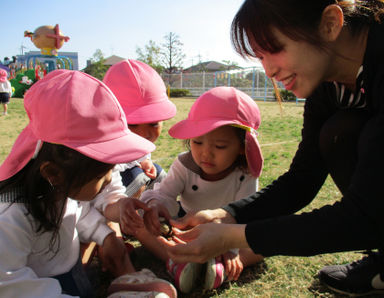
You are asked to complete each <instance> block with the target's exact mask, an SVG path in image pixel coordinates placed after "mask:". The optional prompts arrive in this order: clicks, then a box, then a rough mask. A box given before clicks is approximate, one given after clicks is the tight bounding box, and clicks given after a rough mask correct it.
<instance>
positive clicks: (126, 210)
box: [119, 198, 149, 236]
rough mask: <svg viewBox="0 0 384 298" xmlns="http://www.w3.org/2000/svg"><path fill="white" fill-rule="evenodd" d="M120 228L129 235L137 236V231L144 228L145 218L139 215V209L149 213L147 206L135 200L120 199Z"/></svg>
mask: <svg viewBox="0 0 384 298" xmlns="http://www.w3.org/2000/svg"><path fill="white" fill-rule="evenodd" d="M119 203H120V228H121V231H122V232H123V233H125V234H128V235H133V236H135V234H136V231H137V230H139V229H142V228H144V221H143V218H142V217H141V216H140V215H139V214H138V212H137V210H138V209H143V210H144V211H148V210H149V207H148V206H147V204H145V203H143V202H142V201H140V200H138V199H135V198H123V199H120V201H119Z"/></svg>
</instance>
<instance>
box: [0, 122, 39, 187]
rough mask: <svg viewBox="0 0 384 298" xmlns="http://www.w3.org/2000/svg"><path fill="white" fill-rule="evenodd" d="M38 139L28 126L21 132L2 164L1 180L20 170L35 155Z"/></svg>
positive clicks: (0, 169) (0, 168) (0, 170)
mask: <svg viewBox="0 0 384 298" xmlns="http://www.w3.org/2000/svg"><path fill="white" fill-rule="evenodd" d="M37 142H38V139H37V138H36V137H35V135H34V134H33V132H32V130H31V129H30V125H28V126H26V127H25V128H24V130H23V131H22V132H21V133H20V134H19V136H18V137H17V139H16V141H15V143H14V144H13V147H12V149H11V152H10V153H9V155H8V156H7V158H6V159H5V160H4V162H3V164H2V165H1V166H0V181H2V180H5V179H8V178H10V177H12V176H13V175H15V174H16V173H17V172H19V171H20V170H21V169H22V168H23V167H24V166H25V165H26V164H27V163H28V162H29V161H30V160H31V158H32V157H33V154H34V153H35V149H36V145H37Z"/></svg>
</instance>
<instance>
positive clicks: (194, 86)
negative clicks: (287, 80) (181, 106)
mask: <svg viewBox="0 0 384 298" xmlns="http://www.w3.org/2000/svg"><path fill="white" fill-rule="evenodd" d="M162 78H163V80H164V82H165V84H166V85H167V86H170V88H172V89H187V90H189V92H190V95H191V96H193V97H198V96H200V95H201V94H202V93H204V92H205V91H208V90H209V89H211V88H214V87H218V86H232V87H235V88H237V89H239V90H241V91H243V92H245V93H247V94H248V95H249V96H250V97H252V98H253V99H256V100H264V101H274V100H276V99H275V95H274V89H273V84H272V82H271V80H270V79H269V78H268V77H267V76H266V75H265V72H264V70H263V68H262V67H249V68H242V69H236V70H227V71H216V72H197V73H177V74H165V73H163V74H162ZM279 88H282V86H279Z"/></svg>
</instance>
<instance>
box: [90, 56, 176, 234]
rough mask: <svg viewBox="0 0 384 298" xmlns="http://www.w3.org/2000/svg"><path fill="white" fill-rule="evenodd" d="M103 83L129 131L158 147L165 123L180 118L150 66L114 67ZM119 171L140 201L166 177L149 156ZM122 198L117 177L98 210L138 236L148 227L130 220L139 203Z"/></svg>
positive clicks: (132, 62) (123, 64)
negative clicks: (124, 117)
mask: <svg viewBox="0 0 384 298" xmlns="http://www.w3.org/2000/svg"><path fill="white" fill-rule="evenodd" d="M103 81H104V83H105V84H106V85H107V86H108V87H109V88H110V89H111V91H112V92H113V93H114V95H115V96H116V98H117V100H118V101H119V103H120V105H121V107H122V108H123V110H124V112H125V115H126V118H127V122H128V127H129V129H130V130H131V131H132V132H134V133H136V134H138V135H139V136H141V137H143V138H145V139H147V140H149V141H151V142H152V143H154V142H155V141H156V140H157V138H158V137H159V136H160V133H161V129H162V121H164V120H167V119H170V118H172V117H173V116H175V114H176V106H175V105H174V104H173V103H172V102H171V101H170V100H169V99H168V96H167V93H166V89H165V85H164V82H163V80H162V79H161V77H160V75H159V74H158V73H157V72H156V71H155V70H154V69H153V68H152V67H150V66H149V65H147V64H145V63H143V62H141V61H137V60H132V59H130V60H124V61H121V62H119V63H116V64H115V65H113V66H112V67H111V68H110V69H109V70H108V71H107V73H106V74H105V77H104V80H103ZM116 170H117V171H121V172H120V174H121V179H122V184H123V185H124V186H125V187H126V190H125V195H126V196H128V197H136V198H138V197H139V196H140V194H141V193H142V192H143V191H144V190H145V189H151V188H152V187H153V185H154V183H156V182H160V181H161V180H162V179H163V178H164V177H165V176H166V173H165V171H164V170H163V169H162V168H161V167H160V166H159V165H157V164H153V163H152V161H151V159H150V155H149V154H148V155H146V156H145V157H144V158H141V159H139V160H137V161H134V162H131V163H126V164H120V165H117V166H116ZM121 198H124V195H122V190H121V181H120V177H119V176H118V175H116V174H115V173H114V176H113V178H112V182H111V184H110V185H109V187H108V189H106V190H105V191H103V192H102V193H101V194H100V195H98V196H97V198H96V200H95V201H96V203H95V206H96V208H97V209H99V210H100V211H102V212H103V213H104V215H105V216H106V218H107V219H109V220H111V221H114V222H119V223H120V225H121V228H122V230H123V231H124V233H125V234H131V235H135V234H136V231H137V228H142V227H143V226H144V224H143V222H142V219H141V218H140V217H139V216H135V217H134V218H133V219H132V218H129V217H128V216H126V215H127V214H130V213H129V212H128V210H132V211H133V208H134V206H132V205H131V204H132V202H135V201H133V200H127V199H124V200H120V199H121ZM127 204H129V205H130V206H131V207H129V206H127ZM138 207H140V206H138ZM130 208H132V209H130ZM124 214H126V215H124ZM135 219H136V222H137V225H135Z"/></svg>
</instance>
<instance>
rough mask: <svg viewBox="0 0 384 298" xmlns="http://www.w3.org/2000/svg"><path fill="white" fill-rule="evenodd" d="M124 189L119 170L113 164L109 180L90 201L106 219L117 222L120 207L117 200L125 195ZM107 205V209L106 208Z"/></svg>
mask: <svg viewBox="0 0 384 298" xmlns="http://www.w3.org/2000/svg"><path fill="white" fill-rule="evenodd" d="M125 190H126V188H125V187H124V185H123V182H122V181H121V175H120V171H119V170H118V167H117V166H115V168H114V169H113V172H112V180H111V182H110V183H109V184H108V185H107V186H106V187H105V188H104V189H103V191H102V192H101V193H100V194H98V195H97V196H96V197H95V198H94V199H93V200H92V201H91V204H92V205H93V206H94V207H95V208H96V209H97V210H99V211H100V212H101V213H103V214H104V216H105V217H106V218H107V219H108V220H110V221H114V222H119V220H120V209H119V204H118V202H119V200H120V199H122V198H126V197H127V196H126V195H125ZM107 206H108V207H109V208H108V209H109V210H106V208H107Z"/></svg>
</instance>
